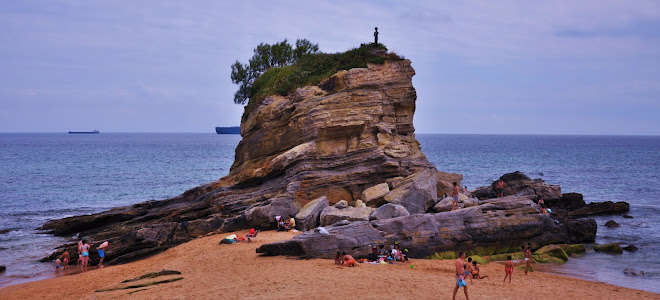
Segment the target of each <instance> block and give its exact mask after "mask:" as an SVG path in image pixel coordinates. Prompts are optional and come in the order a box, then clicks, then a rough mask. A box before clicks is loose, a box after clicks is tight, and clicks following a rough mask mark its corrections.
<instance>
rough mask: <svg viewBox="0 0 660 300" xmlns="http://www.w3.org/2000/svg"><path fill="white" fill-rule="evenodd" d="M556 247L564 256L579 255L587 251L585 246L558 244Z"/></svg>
mask: <svg viewBox="0 0 660 300" xmlns="http://www.w3.org/2000/svg"><path fill="white" fill-rule="evenodd" d="M557 246H559V247H561V248H562V249H564V252H566V254H579V253H584V252H585V251H586V250H587V247H586V245H585V244H560V245H557Z"/></svg>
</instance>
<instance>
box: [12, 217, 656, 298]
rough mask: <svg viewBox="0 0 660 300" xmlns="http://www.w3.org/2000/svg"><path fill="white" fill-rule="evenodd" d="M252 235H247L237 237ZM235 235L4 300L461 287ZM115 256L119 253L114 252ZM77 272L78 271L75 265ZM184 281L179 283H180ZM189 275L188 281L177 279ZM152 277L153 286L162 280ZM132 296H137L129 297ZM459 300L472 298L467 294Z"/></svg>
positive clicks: (398, 267) (441, 270) (585, 284)
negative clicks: (142, 282)
mask: <svg viewBox="0 0 660 300" xmlns="http://www.w3.org/2000/svg"><path fill="white" fill-rule="evenodd" d="M236 233H237V234H239V235H245V233H246V230H241V231H237V232H236ZM230 234H232V233H231V232H230V233H223V234H216V235H211V236H206V237H201V238H197V239H194V240H192V241H190V242H187V243H184V244H181V245H178V246H176V247H173V248H170V249H168V250H166V251H164V252H163V253H160V254H157V255H154V256H150V257H147V258H144V259H141V260H138V261H135V262H131V263H127V264H123V265H113V266H106V267H105V268H102V269H101V268H94V269H89V270H87V271H85V272H80V273H77V274H71V275H65V276H58V277H54V278H49V279H45V280H39V281H33V282H28V283H20V284H16V285H11V286H7V287H4V288H2V289H0V298H3V299H36V298H63V297H71V296H73V297H93V298H96V297H98V298H102V299H107V298H114V297H119V298H126V297H131V298H135V297H137V298H148V299H151V298H163V297H167V298H174V299H178V298H181V299H183V298H191V297H196V298H197V297H201V298H203V299H206V298H209V299H210V298H218V297H222V296H223V295H224V296H226V295H230V294H231V295H232V296H233V297H234V298H252V299H256V298H265V297H270V298H273V297H274V298H285V297H296V296H297V297H300V296H302V297H307V298H309V297H312V298H321V299H326V298H338V297H343V298H355V297H356V295H360V298H366V299H376V298H380V299H382V298H383V297H392V296H395V297H396V296H398V297H406V298H411V297H415V298H429V297H430V296H429V295H434V296H433V297H437V296H438V295H440V297H451V293H452V291H453V286H454V281H453V272H452V261H451V260H431V259H412V260H411V261H410V262H409V264H411V265H413V266H414V267H410V265H409V264H401V263H396V264H394V265H390V264H388V265H371V264H358V266H357V267H356V268H348V267H343V266H336V265H334V264H333V261H332V260H331V259H308V260H299V259H291V258H287V257H283V256H259V255H257V254H256V253H255V251H254V250H255V249H256V248H257V247H258V246H259V245H261V244H263V243H269V242H274V241H278V240H285V239H289V238H291V237H293V236H295V235H296V234H295V233H292V232H275V231H264V232H262V233H260V234H259V236H258V238H257V240H256V241H255V242H253V243H237V244H233V245H224V244H223V245H219V244H218V243H219V241H220V240H221V239H222V238H224V237H225V236H228V235H230ZM110 251H112V250H111V249H110ZM74 268H75V267H74ZM163 269H167V270H177V271H180V272H181V275H170V276H164V277H162V278H163V279H164V280H162V281H168V280H176V281H172V282H165V283H162V284H158V285H153V286H147V287H142V288H137V289H121V290H114V291H105V292H95V291H96V290H100V289H111V288H113V287H117V286H120V283H121V282H122V281H124V280H127V279H130V278H134V277H139V276H141V275H143V274H146V273H149V272H157V271H160V270H163ZM481 269H482V273H483V274H484V275H489V277H490V278H487V279H482V280H475V282H474V283H473V284H468V287H469V293H470V296H471V297H473V298H474V299H502V298H507V299H523V298H526V299H529V298H553V299H560V298H567V297H581V298H586V299H593V298H602V299H620V298H623V297H637V298H642V299H657V298H658V297H659V295H658V294H655V293H651V292H646V291H641V290H635V289H629V288H625V287H618V286H614V285H611V284H607V283H603V282H594V281H588V280H583V279H575V278H572V277H567V276H562V275H554V274H551V273H544V272H534V273H530V274H529V275H527V276H525V275H524V273H523V272H522V271H519V270H518V269H517V268H516V271H514V277H513V280H512V283H511V284H509V283H502V282H501V280H502V278H503V277H504V276H503V275H504V274H503V266H502V265H501V264H498V263H489V264H487V265H483V266H481ZM177 276H178V277H177ZM179 277H182V278H183V279H180V280H179V279H177V278H179ZM159 278H160V277H158V278H156V279H152V281H155V280H158V279H159ZM129 293H130V294H129ZM457 297H458V299H464V298H463V297H464V295H463V294H462V291H459V293H458V294H457Z"/></svg>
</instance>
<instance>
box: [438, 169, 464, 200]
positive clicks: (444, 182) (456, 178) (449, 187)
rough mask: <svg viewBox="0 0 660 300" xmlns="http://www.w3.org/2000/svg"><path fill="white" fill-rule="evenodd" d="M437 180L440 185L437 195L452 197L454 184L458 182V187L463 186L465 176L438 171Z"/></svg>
mask: <svg viewBox="0 0 660 300" xmlns="http://www.w3.org/2000/svg"><path fill="white" fill-rule="evenodd" d="M435 179H436V181H437V183H438V184H437V187H438V188H437V192H436V195H438V197H441V196H442V195H444V194H447V195H451V193H452V191H453V190H454V182H456V184H458V186H461V182H462V181H463V175H461V174H456V173H446V172H440V171H436V172H435Z"/></svg>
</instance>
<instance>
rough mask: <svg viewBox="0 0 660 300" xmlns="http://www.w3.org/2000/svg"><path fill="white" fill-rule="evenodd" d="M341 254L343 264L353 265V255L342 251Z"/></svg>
mask: <svg viewBox="0 0 660 300" xmlns="http://www.w3.org/2000/svg"><path fill="white" fill-rule="evenodd" d="M341 255H342V259H343V261H344V266H347V267H355V258H353V256H350V255H348V254H346V252H344V253H342V254H341Z"/></svg>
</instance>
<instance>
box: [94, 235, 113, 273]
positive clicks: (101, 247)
mask: <svg viewBox="0 0 660 300" xmlns="http://www.w3.org/2000/svg"><path fill="white" fill-rule="evenodd" d="M110 243H112V239H109V240H107V241H105V242H103V243H102V244H101V245H99V246H98V247H96V250H98V252H99V257H101V259H100V260H99V267H100V268H103V259H104V258H105V248H107V247H108V246H110Z"/></svg>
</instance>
